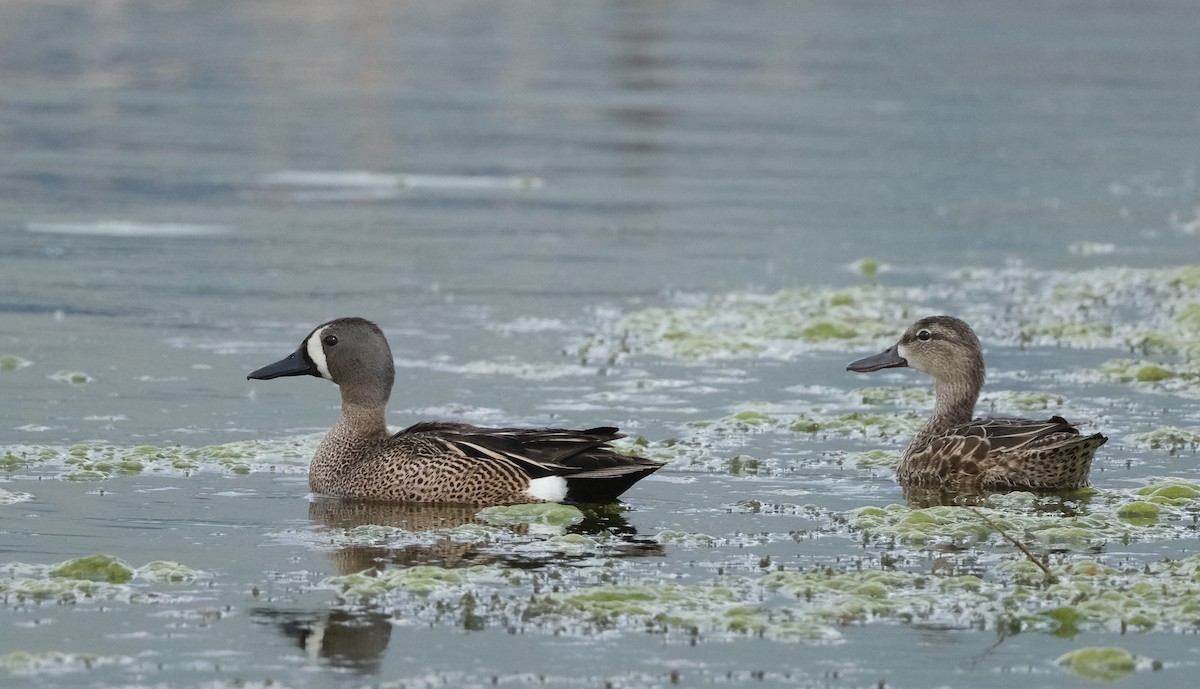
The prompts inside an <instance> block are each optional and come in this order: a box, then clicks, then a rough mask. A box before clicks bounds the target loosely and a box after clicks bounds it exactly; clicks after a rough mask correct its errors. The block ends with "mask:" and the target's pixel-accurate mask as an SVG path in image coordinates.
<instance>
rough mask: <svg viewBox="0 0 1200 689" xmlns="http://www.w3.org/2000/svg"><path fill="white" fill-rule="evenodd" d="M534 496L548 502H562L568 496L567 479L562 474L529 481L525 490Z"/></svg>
mask: <svg viewBox="0 0 1200 689" xmlns="http://www.w3.org/2000/svg"><path fill="white" fill-rule="evenodd" d="M525 492H526V493H528V494H529V496H530V497H532V498H537V499H538V500H545V501H546V502H561V501H562V500H563V499H564V498H566V497H567V479H565V478H563V477H561V476H543V477H542V478H535V479H533V480H532V481H530V482H529V488H528V489H527V490H526V491H525Z"/></svg>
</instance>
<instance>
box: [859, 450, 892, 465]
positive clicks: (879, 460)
mask: <svg viewBox="0 0 1200 689" xmlns="http://www.w3.org/2000/svg"><path fill="white" fill-rule="evenodd" d="M850 461H851V463H852V464H853V465H854V466H855V467H857V468H859V469H875V468H886V467H893V466H896V465H897V464H899V463H900V453H899V452H893V451H890V450H867V451H866V452H854V453H851V454H850Z"/></svg>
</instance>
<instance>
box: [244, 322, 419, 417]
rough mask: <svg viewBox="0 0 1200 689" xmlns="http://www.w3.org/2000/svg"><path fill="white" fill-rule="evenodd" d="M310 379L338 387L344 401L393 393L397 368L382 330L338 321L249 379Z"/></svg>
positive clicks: (324, 325)
mask: <svg viewBox="0 0 1200 689" xmlns="http://www.w3.org/2000/svg"><path fill="white" fill-rule="evenodd" d="M303 375H310V376H316V377H318V378H324V379H326V380H331V381H333V382H334V383H337V384H338V385H339V386H341V388H342V394H343V397H345V395H346V393H347V391H349V390H362V391H364V392H372V393H373V394H372V395H371V397H372V398H373V401H375V399H374V398H378V397H379V396H380V394H382V398H383V402H386V401H387V396H388V394H389V393H390V392H391V389H392V382H393V381H394V380H395V376H396V368H395V364H394V363H393V362H392V350H391V347H389V346H388V341H387V338H386V337H384V335H383V331H382V330H380V329H379V326H377V325H375V324H374V323H372V322H371V321H368V320H366V319H365V318H337V319H334V320H332V321H329V322H328V323H322V324H321V325H318V326H317V327H316V328H314V329H313V331H312V332H311V333H309V334H308V337H305V338H304V341H303V342H301V343H300V347H299V348H298V349H297V350H296V351H294V352H292V353H291V354H289V355H287V356H286V357H285V358H283V359H280V360H279V361H276V362H275V363H273V364H267V365H266V366H263V367H262V368H260V369H256V370H254V371H252V372H250V374H249V375H247V376H246V378H247V379H256V380H271V379H272V378H280V377H283V376H303Z"/></svg>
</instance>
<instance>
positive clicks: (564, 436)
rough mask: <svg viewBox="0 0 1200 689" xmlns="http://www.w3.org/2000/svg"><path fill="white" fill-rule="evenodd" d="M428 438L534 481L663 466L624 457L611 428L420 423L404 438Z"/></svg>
mask: <svg viewBox="0 0 1200 689" xmlns="http://www.w3.org/2000/svg"><path fill="white" fill-rule="evenodd" d="M418 433H419V434H428V435H431V436H436V438H437V440H438V441H440V442H441V443H443V444H446V445H448V446H450V447H449V449H451V450H453V451H455V452H457V453H458V454H461V455H464V456H467V457H472V458H475V459H479V460H481V461H485V462H486V461H508V462H512V463H514V464H516V465H517V466H519V467H520V468H521V470H522V471H524V472H525V473H527V474H528V475H529V476H530V478H542V477H544V476H568V477H574V478H585V477H586V478H606V477H616V476H622V475H625V474H628V473H630V472H631V471H639V470H643V469H646V468H648V467H650V466H653V467H654V468H658V466H659V464H658V463H657V462H651V461H649V460H644V459H640V458H637V457H630V456H628V455H623V454H620V453H618V452H617V451H616V450H614V449H613V448H612V446H611V445H609V443H610V442H611V441H613V440H616V439H618V438H624V437H625V435H624V434H623V433H621V432H620V431H619V430H618V429H616V428H613V427H610V426H601V427H597V428H589V429H587V430H582V431H576V430H568V429H564V428H481V427H478V426H471V425H469V424H462V423H438V422H425V423H419V424H416V425H414V426H411V427H409V428H406V429H405V430H403V431H400V433H398V434H397V435H402V434H418Z"/></svg>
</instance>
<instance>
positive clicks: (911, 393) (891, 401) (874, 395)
mask: <svg viewBox="0 0 1200 689" xmlns="http://www.w3.org/2000/svg"><path fill="white" fill-rule="evenodd" d="M850 394H851V395H853V396H855V397H856V398H857V399H858V400H859V401H860V402H861V403H862V404H870V405H889V406H892V405H896V406H906V407H907V406H912V405H914V404H928V403H930V402H932V401H933V388H931V387H895V388H860V389H858V390H853V391H851V393H850Z"/></svg>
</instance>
